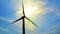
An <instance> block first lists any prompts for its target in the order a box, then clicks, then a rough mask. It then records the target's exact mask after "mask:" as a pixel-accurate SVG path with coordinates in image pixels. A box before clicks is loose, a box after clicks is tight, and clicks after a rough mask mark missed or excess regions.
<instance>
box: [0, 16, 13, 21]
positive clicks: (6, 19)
mask: <svg viewBox="0 0 60 34" xmlns="http://www.w3.org/2000/svg"><path fill="white" fill-rule="evenodd" d="M0 20H5V21H8V22H12V21H13V20H10V19H8V18H3V17H1V16H0Z"/></svg>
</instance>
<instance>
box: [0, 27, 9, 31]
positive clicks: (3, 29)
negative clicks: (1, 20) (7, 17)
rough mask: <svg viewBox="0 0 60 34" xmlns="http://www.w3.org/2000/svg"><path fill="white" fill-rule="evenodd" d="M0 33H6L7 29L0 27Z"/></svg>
mask: <svg viewBox="0 0 60 34" xmlns="http://www.w3.org/2000/svg"><path fill="white" fill-rule="evenodd" d="M0 31H6V32H8V31H9V30H8V29H5V28H1V27H0Z"/></svg>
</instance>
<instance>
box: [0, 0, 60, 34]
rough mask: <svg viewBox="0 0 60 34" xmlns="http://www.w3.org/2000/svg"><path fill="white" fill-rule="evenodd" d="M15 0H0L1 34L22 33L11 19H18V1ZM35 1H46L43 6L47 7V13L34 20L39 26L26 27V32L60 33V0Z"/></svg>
mask: <svg viewBox="0 0 60 34" xmlns="http://www.w3.org/2000/svg"><path fill="white" fill-rule="evenodd" d="M13 1H14V0H13ZM13 1H12V0H0V34H21V32H18V27H17V26H16V25H14V24H13V25H12V24H11V22H12V21H11V20H15V19H17V17H16V15H15V12H16V10H17V9H16V7H15V6H16V5H17V2H18V1H17V2H16V0H15V1H14V2H13ZM35 1H43V2H45V3H46V4H45V5H43V6H42V8H43V9H45V11H44V12H45V13H42V14H38V15H37V16H36V18H35V20H34V21H35V22H36V24H37V25H38V28H35V29H34V30H33V31H29V30H27V29H26V34H28V33H33V34H60V0H35ZM9 20H10V21H11V22H10V21H9ZM20 31H21V30H20ZM3 32H4V33H3Z"/></svg>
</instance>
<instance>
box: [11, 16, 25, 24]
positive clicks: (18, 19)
mask: <svg viewBox="0 0 60 34" xmlns="http://www.w3.org/2000/svg"><path fill="white" fill-rule="evenodd" d="M23 17H24V16H22V17H21V18H19V19H17V20H15V21H13V22H12V23H11V24H13V23H15V22H17V21H19V20H21V19H22V18H23Z"/></svg>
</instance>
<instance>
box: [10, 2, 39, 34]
mask: <svg viewBox="0 0 60 34" xmlns="http://www.w3.org/2000/svg"><path fill="white" fill-rule="evenodd" d="M22 9H23V16H22V17H21V18H19V19H17V20H15V21H13V22H12V23H11V24H13V23H15V22H17V21H19V20H21V19H22V22H23V24H22V25H23V26H22V28H23V30H22V31H23V34H25V18H26V19H27V20H29V21H30V22H31V23H32V24H34V25H35V26H36V27H38V26H37V25H36V24H35V23H34V22H32V21H31V20H30V19H29V18H28V17H26V15H25V12H24V4H23V2H22Z"/></svg>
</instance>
